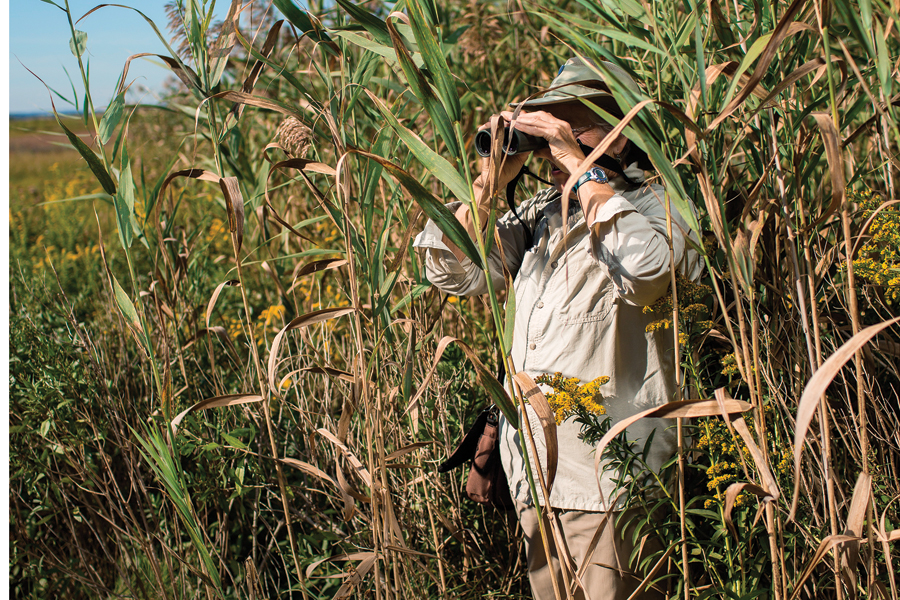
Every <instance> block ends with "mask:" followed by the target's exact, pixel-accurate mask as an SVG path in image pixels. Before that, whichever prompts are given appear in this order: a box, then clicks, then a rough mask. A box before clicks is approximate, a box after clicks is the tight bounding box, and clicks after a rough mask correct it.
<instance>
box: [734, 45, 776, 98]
mask: <svg viewBox="0 0 900 600" xmlns="http://www.w3.org/2000/svg"><path fill="white" fill-rule="evenodd" d="M773 33H774V32H773ZM771 39H772V33H767V34H766V35H763V36H760V37H759V39H757V40H756V41H755V42H753V45H752V46H750V49H749V50H747V54H746V55H745V56H744V60H742V61H741V64H740V66H739V67H738V68H737V71H735V72H734V75H733V76H732V79H731V86H730V87H729V88H728V94H726V95H725V99H724V100H723V101H722V106H723V107H724V106H728V105H729V104H730V103H731V99H732V98H733V97H734V92H735V90H737V86H738V84H739V83H740V81H741V75H743V74H744V72H745V71H746V70H747V69H749V68H750V65H752V64H753V62H754V61H756V59H757V58H759V55H760V54H762V53H763V50H765V49H766V45H768V43H769V40H771Z"/></svg>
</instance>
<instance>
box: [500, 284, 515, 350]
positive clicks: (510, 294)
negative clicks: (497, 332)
mask: <svg viewBox="0 0 900 600" xmlns="http://www.w3.org/2000/svg"><path fill="white" fill-rule="evenodd" d="M506 287H507V290H508V291H507V297H506V315H505V320H506V324H505V325H504V326H503V350H504V351H505V352H509V351H510V350H512V343H513V331H514V330H515V326H516V286H514V285H511V284H510V285H508V286H506Z"/></svg>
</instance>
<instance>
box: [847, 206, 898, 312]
mask: <svg viewBox="0 0 900 600" xmlns="http://www.w3.org/2000/svg"><path fill="white" fill-rule="evenodd" d="M851 201H855V202H857V203H858V204H859V207H860V208H861V209H862V210H863V215H862V217H863V219H866V220H868V219H869V218H870V217H871V216H872V215H873V214H874V213H875V211H876V210H877V209H878V207H879V206H881V205H882V204H883V200H882V199H881V198H880V197H878V196H876V195H874V194H872V193H871V192H867V193H856V194H851ZM868 235H869V236H870V237H869V239H868V240H867V241H866V243H865V244H863V245H862V247H861V248H860V249H859V253H858V254H857V257H856V259H855V260H854V261H853V270H854V272H855V273H856V275H857V276H858V277H860V278H861V279H863V280H865V281H868V282H869V283H871V284H873V285H876V286H880V287H881V288H882V290H883V293H884V300H885V302H886V303H887V304H889V305H890V304H893V303H894V302H897V301H900V209H898V208H897V206H896V205H895V206H891V207H888V208H886V209H884V210H882V211H881V212H879V213H878V214H877V215H875V219H874V220H873V221H872V224H871V225H870V226H869V232H868Z"/></svg>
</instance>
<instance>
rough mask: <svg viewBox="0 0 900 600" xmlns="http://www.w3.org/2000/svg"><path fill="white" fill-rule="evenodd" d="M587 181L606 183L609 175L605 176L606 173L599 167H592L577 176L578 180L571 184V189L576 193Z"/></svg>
mask: <svg viewBox="0 0 900 600" xmlns="http://www.w3.org/2000/svg"><path fill="white" fill-rule="evenodd" d="M588 181H596V182H597V183H607V182H608V181H609V177H607V176H606V173H605V172H604V171H603V169H601V168H600V167H592V168H590V169H588V171H587V173H585V174H584V175H582V176H581V177H579V178H578V181H576V182H575V185H573V186H572V191H573V192H576V193H577V192H578V188H580V187H581V186H582V185H583V184H585V183H587V182H588Z"/></svg>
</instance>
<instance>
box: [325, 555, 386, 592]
mask: <svg viewBox="0 0 900 600" xmlns="http://www.w3.org/2000/svg"><path fill="white" fill-rule="evenodd" d="M376 560H378V555H377V554H375V553H374V552H373V553H372V555H371V556H368V557H366V558H364V559H363V560H362V561H361V562H360V563H359V564H358V565H357V566H356V568H353V569H351V570H350V571H349V573H348V577H347V580H346V581H345V582H344V584H343V585H342V586H341V587H340V588H339V589H338V591H337V592H336V593H335V594H334V600H341V599H342V598H349V597H350V594H351V592H352V591H353V588H355V587H356V586H357V585H359V584H360V583H362V580H363V577H365V575H366V573H368V572H369V571H370V570H371V569H372V567H373V566H374V565H375V561H376Z"/></svg>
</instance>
